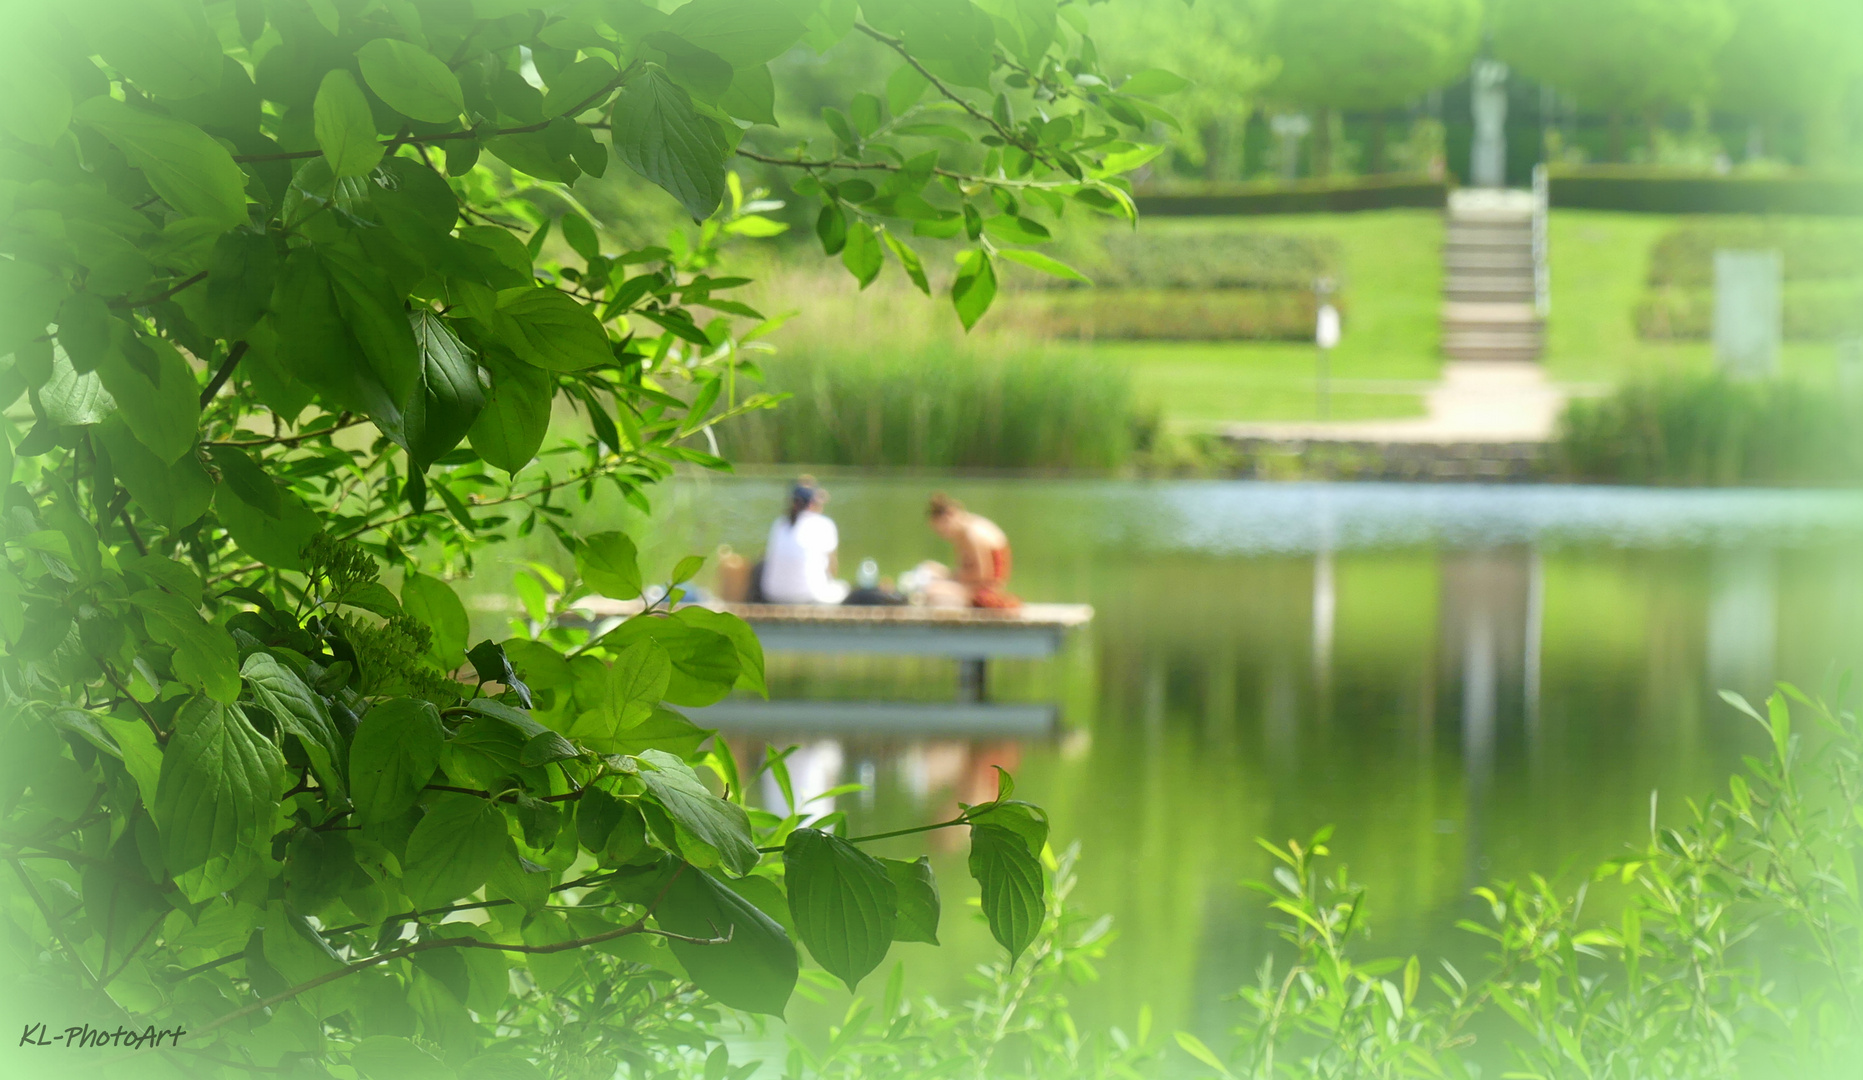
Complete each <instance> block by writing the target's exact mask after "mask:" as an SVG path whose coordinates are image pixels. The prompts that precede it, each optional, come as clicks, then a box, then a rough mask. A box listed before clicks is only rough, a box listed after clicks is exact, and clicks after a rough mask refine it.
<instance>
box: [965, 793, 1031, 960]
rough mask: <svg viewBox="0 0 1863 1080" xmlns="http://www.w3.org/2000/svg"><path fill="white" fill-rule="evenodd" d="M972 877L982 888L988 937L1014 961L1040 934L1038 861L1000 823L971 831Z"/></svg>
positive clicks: (972, 827)
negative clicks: (988, 927)
mask: <svg viewBox="0 0 1863 1080" xmlns="http://www.w3.org/2000/svg"><path fill="white" fill-rule="evenodd" d="M970 876H971V877H973V878H975V879H976V881H977V884H978V885H979V886H981V887H982V890H983V915H984V918H985V919H987V920H988V921H989V924H990V935H991V936H992V937H994V938H995V939H996V940H997V942H999V943H1000V944H1001V945H1002V946H1003V948H1005V949H1008V950H1009V959H1010V961H1011V962H1012V963H1013V962H1014V961H1015V959H1016V958H1017V957H1019V956H1021V955H1022V950H1024V949H1026V948H1028V946H1029V942H1031V941H1034V940H1035V935H1036V933H1037V932H1038V931H1040V930H1041V923H1042V918H1043V915H1044V914H1045V905H1044V904H1043V902H1042V872H1041V862H1040V861H1039V860H1038V859H1037V858H1036V857H1035V856H1034V855H1031V854H1029V849H1028V845H1027V843H1026V842H1025V841H1024V839H1023V838H1022V837H1021V836H1020V835H1018V834H1017V833H1015V832H1014V831H1012V830H1010V829H1007V828H1004V827H1003V826H1001V825H973V826H971V829H970Z"/></svg>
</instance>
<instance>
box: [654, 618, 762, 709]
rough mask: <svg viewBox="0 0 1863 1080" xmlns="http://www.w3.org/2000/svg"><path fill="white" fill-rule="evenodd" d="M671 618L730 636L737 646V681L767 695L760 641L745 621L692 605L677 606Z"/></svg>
mask: <svg viewBox="0 0 1863 1080" xmlns="http://www.w3.org/2000/svg"><path fill="white" fill-rule="evenodd" d="M673 618H675V619H678V620H679V621H680V622H683V623H685V624H686V625H687V626H692V627H696V628H698V629H700V630H709V631H711V632H712V633H714V634H722V635H723V636H725V637H727V638H729V639H731V644H732V645H734V646H736V647H737V659H738V672H737V685H738V686H740V687H742V688H743V689H745V690H749V691H750V692H751V693H753V694H757V695H759V696H761V697H768V696H769V690H768V689H767V688H766V687H765V686H764V682H763V642H761V641H758V640H757V632H756V631H755V630H753V629H751V626H750V624H749V623H747V622H745V621H744V620H743V619H740V618H738V617H737V616H736V615H732V614H730V613H729V612H724V611H713V610H712V609H711V608H705V607H698V606H696V605H694V606H691V607H683V608H680V609H679V610H678V611H675V612H674V613H673Z"/></svg>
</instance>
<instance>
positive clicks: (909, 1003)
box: [783, 845, 1162, 1080]
mask: <svg viewBox="0 0 1863 1080" xmlns="http://www.w3.org/2000/svg"><path fill="white" fill-rule="evenodd" d="M1079 854H1080V852H1079V847H1078V845H1075V846H1073V847H1069V848H1068V849H1066V850H1065V851H1062V852H1060V853H1059V855H1058V856H1056V855H1055V854H1054V853H1052V852H1050V853H1047V854H1045V855H1044V857H1043V860H1042V861H1041V862H1040V863H1038V864H1037V865H1036V868H1035V869H1036V873H1037V875H1038V876H1039V877H1040V878H1042V879H1043V880H1045V881H1046V882H1047V885H1046V887H1045V888H1044V889H1043V897H1044V901H1043V903H1042V905H1041V907H1040V908H1039V909H1038V911H1037V912H1036V917H1035V928H1034V929H1035V932H1034V935H1033V937H1032V939H1031V940H1030V942H1029V944H1028V949H1027V953H1026V956H1025V958H1024V959H1023V960H1021V961H1019V962H1016V963H1010V962H1008V961H1006V960H998V961H996V962H994V963H992V964H989V965H987V966H985V967H983V968H981V969H980V970H979V971H978V973H977V974H976V975H975V976H974V977H973V978H972V979H971V985H972V986H974V987H975V988H976V994H975V996H973V997H971V998H970V999H968V1000H966V1001H963V1002H959V1003H956V1004H953V1005H946V1004H942V1003H940V1002H938V1001H936V1000H934V999H932V998H921V999H918V1000H913V999H911V998H909V997H908V996H907V994H906V987H905V965H904V964H903V963H898V964H895V965H894V967H893V969H892V972H891V974H890V975H889V976H888V978H887V981H886V988H885V990H884V992H883V993H882V994H881V996H880V998H879V1000H878V1001H875V1000H872V999H869V998H865V997H857V998H855V999H854V1001H853V1002H852V1003H850V1004H849V1006H848V1010H847V1013H846V1014H845V1015H844V1016H843V1017H842V1020H841V1022H840V1023H839V1024H837V1025H835V1026H833V1027H832V1028H830V1029H829V1032H828V1035H829V1037H828V1039H827V1042H826V1045H823V1046H815V1045H812V1044H811V1043H810V1042H809V1041H807V1040H804V1039H802V1038H799V1037H797V1036H795V1035H791V1036H790V1047H791V1049H790V1052H789V1059H788V1062H787V1067H786V1069H785V1071H784V1073H783V1075H784V1077H785V1078H786V1080H889V1078H900V1080H906V1078H913V1077H927V1076H951V1077H969V1078H976V1080H983V1078H985V1077H989V1078H992V1080H1048V1078H1052V1080H1112V1078H1114V1077H1118V1078H1122V1080H1131V1078H1134V1077H1139V1076H1147V1075H1155V1074H1156V1073H1157V1067H1158V1066H1159V1065H1160V1064H1162V1061H1161V1054H1160V1048H1159V1047H1158V1046H1157V1045H1156V1044H1155V1042H1154V1040H1153V1037H1152V1032H1151V1015H1150V1012H1149V1010H1146V1009H1141V1010H1140V1012H1139V1015H1138V1017H1137V1020H1138V1023H1137V1026H1136V1028H1135V1030H1133V1031H1131V1032H1127V1031H1125V1030H1122V1029H1120V1028H1118V1027H1110V1028H1107V1029H1105V1030H1098V1031H1095V1030H1082V1029H1081V1027H1080V1026H1078V1025H1077V1024H1076V1021H1075V1018H1074V1015H1073V1012H1072V1010H1071V1009H1070V1007H1069V1004H1068V996H1067V995H1068V991H1069V989H1070V988H1071V987H1074V986H1080V985H1084V984H1088V983H1092V982H1093V981H1095V980H1096V979H1097V978H1098V977H1099V972H1098V969H1097V961H1098V960H1099V959H1100V958H1102V957H1103V956H1104V955H1105V954H1106V950H1107V948H1108V947H1109V946H1110V945H1112V943H1113V941H1114V939H1115V938H1116V936H1117V935H1116V934H1115V933H1114V932H1113V930H1112V926H1111V923H1112V920H1111V919H1110V918H1105V917H1102V918H1099V919H1087V918H1085V917H1083V916H1082V914H1081V912H1080V911H1079V909H1078V907H1077V906H1076V905H1075V904H1073V903H1071V902H1070V900H1069V896H1070V894H1071V893H1072V892H1073V889H1074V884H1075V880H1076V871H1075V863H1076V862H1077V860H1078V858H1079Z"/></svg>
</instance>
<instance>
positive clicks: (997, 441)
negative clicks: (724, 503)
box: [720, 348, 1155, 469]
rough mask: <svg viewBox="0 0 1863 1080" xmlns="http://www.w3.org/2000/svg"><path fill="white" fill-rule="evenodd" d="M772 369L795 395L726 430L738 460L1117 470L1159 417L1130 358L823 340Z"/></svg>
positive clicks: (778, 388)
mask: <svg viewBox="0 0 1863 1080" xmlns="http://www.w3.org/2000/svg"><path fill="white" fill-rule="evenodd" d="M764 375H765V384H766V388H767V389H769V390H771V391H773V392H776V393H788V394H793V395H795V398H796V400H793V401H790V402H787V403H785V404H784V405H783V406H782V407H781V408H778V409H773V410H766V411H764V412H761V413H759V414H757V415H755V416H749V415H747V416H744V417H741V418H740V419H741V420H742V421H743V422H742V423H737V424H734V425H732V426H730V427H727V428H726V429H724V430H723V431H722V432H721V439H720V442H721V443H722V444H723V445H724V447H725V452H727V453H729V454H731V455H732V457H733V459H734V460H737V461H744V462H762V463H779V462H781V463H790V462H799V463H805V464H811V465H863V466H872V465H883V466H919V467H942V468H976V467H1002V468H1063V469H1080V468H1084V469H1108V468H1114V467H1117V466H1119V465H1121V464H1123V463H1125V461H1126V460H1127V459H1128V458H1129V457H1130V455H1131V454H1132V452H1133V451H1134V450H1135V449H1137V448H1139V447H1141V446H1142V445H1144V444H1146V443H1147V442H1149V439H1150V431H1151V429H1152V427H1153V426H1155V424H1154V421H1152V420H1151V419H1150V418H1149V417H1148V416H1145V415H1143V414H1141V413H1139V412H1138V411H1137V410H1136V409H1135V408H1134V406H1133V403H1132V387H1131V380H1130V377H1129V376H1128V375H1127V374H1126V372H1125V371H1124V369H1122V368H1120V367H1117V366H1115V365H1112V364H1108V363H1106V362H1104V361H1099V360H1093V359H1089V358H1081V357H1072V356H1065V355H1061V354H1057V353H1050V352H1040V351H1031V352H1015V353H1005V352H994V353H984V352H980V351H974V350H971V349H954V350H952V351H950V352H943V351H939V352H932V351H923V352H889V351H872V352H846V351H841V350H836V349H825V348H817V349H812V350H807V351H804V350H797V351H795V352H790V353H783V354H778V355H777V356H776V357H775V358H774V359H772V360H771V361H770V362H769V363H768V366H767V367H766V368H765V369H764Z"/></svg>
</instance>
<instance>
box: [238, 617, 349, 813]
mask: <svg viewBox="0 0 1863 1080" xmlns="http://www.w3.org/2000/svg"><path fill="white" fill-rule="evenodd" d="M239 674H240V677H241V678H243V679H245V680H246V685H247V686H248V687H249V688H250V689H251V690H252V697H253V700H254V701H256V702H258V703H259V707H260V708H263V709H264V710H265V711H266V712H268V713H270V714H271V715H272V716H273V718H274V719H276V720H277V721H278V723H279V725H280V726H282V727H283V728H284V729H285V730H286V731H289V732H290V733H291V734H293V735H295V736H297V738H298V741H299V742H300V743H302V744H303V746H304V753H305V756H307V757H309V758H310V762H311V767H312V768H313V769H315V770H316V771H317V779H318V781H319V782H320V783H322V784H323V786H324V787H325V788H326V789H327V790H328V791H329V792H330V796H331V799H332V801H335V802H342V801H343V800H345V799H347V798H348V795H347V794H346V792H347V791H348V781H347V779H346V778H345V775H344V774H345V772H346V771H347V767H348V765H349V761H348V759H347V756H346V755H345V754H344V752H343V739H342V736H340V735H338V734H337V731H336V724H335V722H334V721H332V720H331V719H330V710H329V709H328V708H327V707H325V705H324V702H323V699H322V698H320V697H318V696H317V694H316V693H315V692H313V691H312V690H311V688H310V687H308V686H306V685H304V680H303V679H300V678H299V677H298V673H297V672H295V671H292V670H291V669H290V668H288V667H286V666H285V665H283V664H281V663H279V662H278V661H277V660H275V659H273V658H272V655H271V654H270V653H262V652H256V653H253V654H252V655H251V656H248V657H246V662H245V663H244V664H242V665H241V666H240V669H239Z"/></svg>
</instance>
